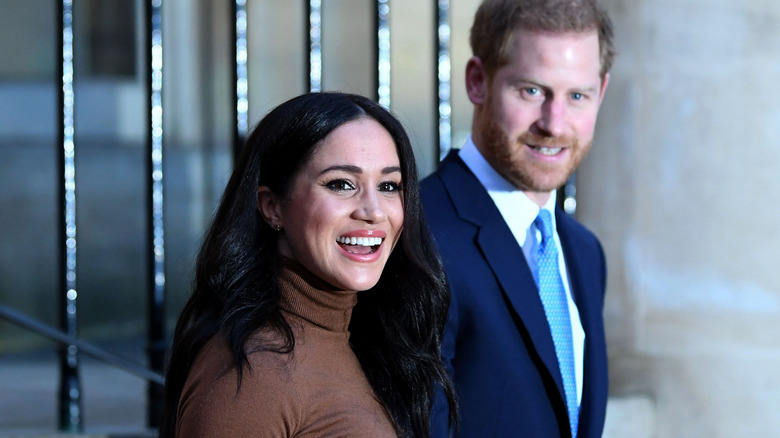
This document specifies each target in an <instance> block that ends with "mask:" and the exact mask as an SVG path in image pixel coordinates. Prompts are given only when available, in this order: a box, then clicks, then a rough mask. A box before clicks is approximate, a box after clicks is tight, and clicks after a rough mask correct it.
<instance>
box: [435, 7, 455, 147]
mask: <svg viewBox="0 0 780 438" xmlns="http://www.w3.org/2000/svg"><path fill="white" fill-rule="evenodd" d="M450 34H451V28H450V1H449V0H438V1H437V2H436V102H437V105H436V120H437V121H438V129H437V130H436V144H437V145H438V148H439V160H440V161H441V160H443V159H444V157H445V156H447V153H449V151H450V149H451V147H452V145H451V142H452V122H451V116H452V103H451V102H452V100H451V97H450V96H451V95H450V90H451V82H450V80H451V79H450V78H451V72H452V64H451V62H450Z"/></svg>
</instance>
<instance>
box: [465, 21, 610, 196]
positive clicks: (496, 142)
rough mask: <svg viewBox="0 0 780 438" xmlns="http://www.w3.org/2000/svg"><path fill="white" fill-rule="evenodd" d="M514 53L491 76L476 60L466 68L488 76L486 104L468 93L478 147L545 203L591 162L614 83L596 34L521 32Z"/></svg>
mask: <svg viewBox="0 0 780 438" xmlns="http://www.w3.org/2000/svg"><path fill="white" fill-rule="evenodd" d="M510 49H511V50H510V60H509V63H508V64H507V65H504V66H502V67H500V68H499V69H498V70H496V71H495V73H494V74H493V76H492V77H489V76H488V75H487V73H486V72H485V71H484V68H483V67H482V65H481V63H480V62H478V61H477V62H476V63H474V62H473V59H472V61H470V62H469V66H468V67H467V77H468V75H469V74H470V72H469V70H468V69H470V68H482V72H483V74H484V75H483V76H482V77H483V82H482V83H481V86H482V87H483V88H482V91H483V92H484V95H483V99H482V100H481V101H480V100H477V101H475V99H474V97H473V96H471V94H470V97H471V98H472V101H473V102H474V103H475V104H477V105H478V108H477V112H476V115H475V119H474V134H473V136H474V142H475V144H476V146H477V148H478V149H479V150H480V152H481V153H482V155H483V156H484V157H485V158H486V159H487V161H488V162H489V163H490V164H491V165H492V166H493V168H495V169H496V171H498V172H499V173H500V174H501V175H502V176H503V177H504V178H506V179H507V180H509V181H510V182H511V183H513V184H514V185H515V186H516V187H517V188H518V189H520V190H523V191H524V192H526V193H527V194H528V195H529V197H531V198H532V199H534V200H535V201H536V202H537V203H539V204H543V203H544V202H545V201H546V200H547V199H548V198H549V192H550V191H552V190H554V189H556V188H558V187H560V186H561V185H563V183H565V182H566V180H567V179H568V177H569V175H571V173H572V172H573V171H574V169H575V168H576V167H577V166H578V165H579V164H580V162H582V159H583V158H585V155H586V154H587V152H588V149H589V148H590V145H591V142H592V140H593V130H594V128H595V124H596V117H597V114H598V109H599V106H600V104H601V99H602V97H603V95H604V91H605V90H606V87H607V81H608V76H607V77H605V78H604V81H602V80H601V77H600V76H599V69H600V60H599V41H598V35H597V33H596V31H593V32H587V33H572V34H552V33H540V32H530V31H522V30H521V31H518V32H516V33H515V35H514V38H513V40H512V41H511V45H510ZM477 77H478V76H477ZM469 80H470V79H468V78H467V81H469ZM469 86H470V87H471V84H469ZM471 91H472V90H471V89H470V93H471Z"/></svg>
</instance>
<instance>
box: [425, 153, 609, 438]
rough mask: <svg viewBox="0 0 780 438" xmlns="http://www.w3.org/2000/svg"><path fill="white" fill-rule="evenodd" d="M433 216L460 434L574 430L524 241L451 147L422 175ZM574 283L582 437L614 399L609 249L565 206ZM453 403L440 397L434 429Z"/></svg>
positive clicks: (564, 236)
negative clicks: (607, 330) (608, 333)
mask: <svg viewBox="0 0 780 438" xmlns="http://www.w3.org/2000/svg"><path fill="white" fill-rule="evenodd" d="M422 200H423V207H424V210H425V215H426V218H427V220H428V224H429V226H430V227H431V230H432V232H433V234H434V237H435V239H436V242H437V244H438V246H439V250H440V251H441V256H442V260H443V262H444V266H445V268H446V271H447V276H448V280H449V283H450V289H451V291H452V303H451V305H450V310H449V317H448V322H447V327H446V330H445V335H444V339H443V345H442V358H443V360H444V363H445V366H446V367H447V369H448V371H449V372H450V373H451V376H452V378H453V381H454V383H455V388H456V391H457V394H458V397H459V402H460V410H461V423H460V436H461V437H463V438H472V437H480V438H483V437H513V436H517V437H544V438H549V437H568V436H571V432H570V431H569V421H568V412H567V409H566V397H565V396H564V392H563V391H564V390H563V383H562V380H561V373H560V370H559V367H558V361H557V358H556V356H555V347H554V346H553V340H552V335H551V334H550V329H549V326H548V324H547V319H546V317H545V314H544V308H543V307H542V302H541V300H540V298H539V293H538V290H537V287H536V284H535V282H534V279H533V275H532V274H531V271H530V269H529V268H528V263H527V262H526V261H525V256H524V255H523V251H522V248H520V246H519V245H518V244H517V241H516V240H515V238H514V236H513V235H512V232H511V231H510V230H509V227H508V226H507V224H506V222H505V221H504V219H503V217H502V216H501V214H500V213H499V211H498V209H497V208H496V206H495V204H494V203H493V200H492V199H491V198H490V196H489V195H488V193H487V191H486V190H485V189H484V188H483V187H482V185H481V184H480V182H479V181H478V180H477V178H476V177H475V176H474V175H473V174H472V173H471V171H470V170H469V169H468V167H466V165H465V163H464V162H463V161H462V160H461V159H460V158H459V157H458V155H457V151H453V152H451V153H450V154H449V155H448V156H447V158H446V159H445V160H444V162H443V163H442V164H441V166H440V167H439V169H438V170H437V171H436V172H435V173H434V174H433V175H431V176H429V177H428V178H426V179H425V180H424V181H423V182H422ZM556 223H557V228H558V235H559V237H560V240H561V246H562V247H563V253H564V257H565V258H566V266H567V268H568V271H569V279H570V286H571V292H572V294H573V296H574V300H575V302H576V303H577V307H578V309H579V312H580V319H581V321H582V327H583V329H584V330H585V357H584V369H583V374H584V378H583V395H582V403H581V405H580V406H581V407H580V420H579V429H578V430H579V432H578V434H577V436H579V437H600V436H601V434H602V431H603V428H604V416H605V412H606V403H607V385H608V381H607V352H606V342H605V338H604V324H603V306H604V292H605V286H606V263H605V260H604V252H603V250H602V248H601V245H600V244H599V242H598V240H597V239H596V237H595V236H594V235H593V234H592V233H591V232H589V231H588V230H586V229H585V228H584V227H583V226H582V225H580V224H579V223H578V222H576V221H575V220H574V219H572V218H571V217H569V216H568V215H566V214H565V213H563V212H562V211H561V210H560V209H557V211H556ZM447 414H448V412H447V407H446V404H445V403H444V400H443V398H442V397H441V396H439V397H437V399H436V402H435V403H434V410H433V419H432V428H433V432H434V437H446V436H448V433H447Z"/></svg>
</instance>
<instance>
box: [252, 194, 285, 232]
mask: <svg viewBox="0 0 780 438" xmlns="http://www.w3.org/2000/svg"><path fill="white" fill-rule="evenodd" d="M257 209H258V210H259V211H260V215H261V216H263V220H265V222H266V223H267V224H268V226H270V227H271V228H273V229H275V230H277V231H279V230H280V229H282V227H283V226H284V223H283V222H282V204H281V200H280V199H279V197H278V196H276V193H274V192H273V191H271V189H270V188H268V187H267V186H260V187H258V189H257Z"/></svg>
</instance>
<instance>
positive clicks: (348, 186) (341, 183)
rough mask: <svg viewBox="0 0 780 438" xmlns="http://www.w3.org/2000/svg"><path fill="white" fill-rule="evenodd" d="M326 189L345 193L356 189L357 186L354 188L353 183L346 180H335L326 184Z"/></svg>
mask: <svg viewBox="0 0 780 438" xmlns="http://www.w3.org/2000/svg"><path fill="white" fill-rule="evenodd" d="M325 187H327V188H328V190H331V191H334V192H344V191H347V190H352V189H354V188H355V186H353V185H352V183H350V182H349V181H347V180H345V179H334V180H333V181H329V182H327V183H325Z"/></svg>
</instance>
